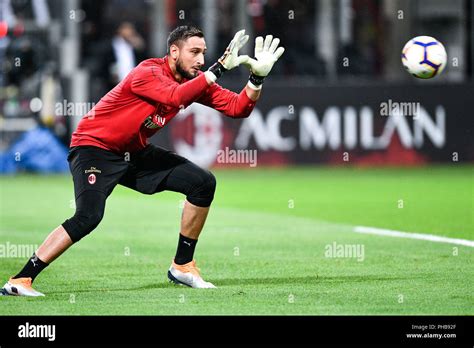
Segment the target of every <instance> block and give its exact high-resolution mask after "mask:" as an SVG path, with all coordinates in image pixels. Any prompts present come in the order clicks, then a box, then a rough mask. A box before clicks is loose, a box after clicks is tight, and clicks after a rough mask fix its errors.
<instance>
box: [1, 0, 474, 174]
mask: <svg viewBox="0 0 474 348" xmlns="http://www.w3.org/2000/svg"><path fill="white" fill-rule="evenodd" d="M473 17H474V4H473V2H472V1H471V0H450V1H444V0H312V1H310V0H238V1H231V0H186V1H184V0H134V1H125V0H99V1H98V0H0V68H1V69H0V134H1V141H0V153H1V155H0V164H1V170H0V171H1V172H2V173H15V172H19V171H20V172H21V171H34V172H63V171H65V172H67V171H68V167H67V163H66V160H65V158H66V154H67V147H68V145H69V140H70V135H71V133H72V131H74V129H75V127H76V126H77V123H78V122H79V120H80V118H81V117H82V116H83V115H84V114H85V113H86V112H87V111H88V110H90V109H91V108H92V107H93V106H94V105H95V103H97V102H98V101H99V100H100V98H101V97H102V96H103V95H104V94H105V93H107V92H108V91H109V90H110V89H111V88H113V87H114V86H115V85H116V84H117V83H118V82H119V81H120V80H121V79H122V78H123V77H124V76H125V75H126V74H127V73H128V72H129V71H130V70H131V69H132V68H133V67H134V66H135V65H136V64H138V63H139V62H140V61H141V60H143V59H146V58H149V57H162V56H164V55H165V54H166V39H167V36H168V34H169V32H170V31H171V30H172V29H173V28H175V27H176V26H178V25H183V24H194V25H197V26H200V27H201V28H202V29H203V30H204V33H205V35H206V42H207V46H208V54H207V55H206V59H207V61H206V68H207V67H208V66H209V65H210V64H212V63H213V62H214V61H215V60H216V59H217V58H218V57H219V56H220V54H222V52H223V51H224V49H225V47H226V46H227V44H228V42H229V41H230V40H231V38H232V37H233V34H234V33H235V31H237V30H239V29H241V28H245V29H246V30H247V32H248V33H249V34H250V36H251V37H252V39H251V43H250V44H247V46H246V48H245V50H246V52H245V53H248V54H252V52H251V50H252V49H253V38H254V37H255V36H257V35H265V34H269V33H270V34H273V35H274V36H277V37H279V38H281V41H282V45H283V46H284V47H285V48H286V52H285V54H284V55H283V57H282V58H281V60H280V61H279V62H278V63H277V64H276V65H275V67H274V70H273V72H272V74H271V77H269V78H268V79H267V81H266V83H265V89H264V93H263V97H262V99H261V101H259V103H258V105H257V108H256V110H255V111H254V113H253V114H252V116H251V117H250V118H248V119H245V120H231V119H228V118H225V117H222V115H219V114H218V113H217V112H214V111H213V110H210V109H208V108H205V107H202V106H199V105H193V106H191V107H189V108H188V109H187V110H186V111H185V112H184V113H182V114H180V115H179V116H177V117H176V119H175V120H174V121H173V122H172V123H171V124H170V126H168V127H167V128H165V129H164V130H162V131H160V132H159V134H157V135H156V136H155V137H154V138H153V139H152V140H151V141H152V142H154V143H156V144H160V145H163V146H166V147H169V148H172V149H174V150H175V151H177V152H179V153H180V154H181V155H183V156H185V157H188V158H190V159H191V160H193V161H195V162H196V163H198V164H199V165H201V166H205V167H211V166H220V165H222V164H223V163H218V161H217V153H218V151H219V150H222V149H225V148H229V149H255V150H257V151H258V165H292V164H331V165H338V164H353V165H420V164H426V163H432V162H433V163H438V162H451V163H452V162H453V161H454V162H457V161H468V162H469V161H471V162H472V161H473V160H474V149H473V142H472V138H473V134H472V121H471V119H472V115H471V114H472V112H471V109H472V106H473V102H472V95H473V92H474V89H473V82H474V75H473V71H472V66H473V64H474V44H473V40H474V26H473V21H472V19H473ZM418 35H430V36H433V37H435V38H437V39H438V40H439V41H441V42H442V43H443V44H444V45H445V47H446V49H447V52H448V64H447V68H446V70H445V71H444V72H443V74H442V75H440V76H438V77H436V78H434V79H432V80H417V79H415V78H413V77H412V76H410V75H409V74H407V73H406V72H405V71H404V69H403V66H402V64H401V62H400V52H401V49H402V48H403V46H404V44H405V43H406V42H407V41H408V40H409V39H410V38H412V37H414V36H418ZM123 43H125V45H122V44H123ZM124 57H126V58H124ZM247 78H248V71H247V70H246V69H245V68H241V69H240V70H239V69H236V70H235V71H232V72H231V73H229V74H227V75H226V76H225V77H224V78H223V79H222V80H220V81H219V83H220V84H221V85H223V86H224V87H227V88H230V89H232V90H234V91H236V92H238V91H240V89H241V88H242V87H243V86H244V84H245V82H246V80H247ZM390 102H398V103H417V105H419V106H420V112H419V113H418V114H417V115H415V116H417V117H413V115H411V116H410V115H402V116H406V117H398V118H397V117H386V116H383V115H381V112H380V111H381V108H382V107H383V105H386V103H390ZM33 154H34V155H33ZM225 165H229V163H227V164H225Z"/></svg>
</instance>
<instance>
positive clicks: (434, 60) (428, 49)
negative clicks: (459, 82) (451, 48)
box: [402, 36, 448, 79]
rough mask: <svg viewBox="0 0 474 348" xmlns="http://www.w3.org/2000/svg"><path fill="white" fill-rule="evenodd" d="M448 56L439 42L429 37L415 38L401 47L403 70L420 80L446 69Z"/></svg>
mask: <svg viewBox="0 0 474 348" xmlns="http://www.w3.org/2000/svg"><path fill="white" fill-rule="evenodd" d="M447 60H448V55H447V54H446V50H445V49H444V46H443V44H442V43H441V42H439V41H438V40H436V39H435V38H433V37H431V36H417V37H415V38H413V39H411V40H410V41H408V42H407V43H406V45H405V47H403V51H402V63H403V66H404V67H405V69H407V71H408V72H409V73H410V74H412V75H413V76H415V77H418V78H420V79H430V78H432V77H435V76H436V75H439V74H441V72H442V71H443V70H444V68H445V67H446V62H447Z"/></svg>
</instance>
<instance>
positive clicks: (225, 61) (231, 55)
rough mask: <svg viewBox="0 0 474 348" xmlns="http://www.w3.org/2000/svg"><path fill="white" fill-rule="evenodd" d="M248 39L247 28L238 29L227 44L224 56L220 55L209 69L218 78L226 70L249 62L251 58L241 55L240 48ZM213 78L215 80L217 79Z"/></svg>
mask: <svg viewBox="0 0 474 348" xmlns="http://www.w3.org/2000/svg"><path fill="white" fill-rule="evenodd" d="M248 40H249V36H248V35H245V30H240V31H238V32H237V33H236V34H235V36H234V38H233V39H232V41H231V42H230V44H229V46H227V48H226V50H225V52H224V54H223V55H222V57H220V58H219V59H218V60H217V62H216V63H215V64H214V65H213V66H211V67H210V68H209V70H208V71H209V72H211V73H213V74H214V75H215V77H216V79H218V78H219V77H221V76H222V74H223V73H224V72H226V71H228V70H231V69H234V68H235V67H237V66H239V65H240V64H242V63H246V62H248V61H249V59H250V57H249V56H247V55H242V56H239V50H240V49H241V48H242V47H244V45H245V44H246V43H247V41H248ZM213 80H214V81H215V79H213Z"/></svg>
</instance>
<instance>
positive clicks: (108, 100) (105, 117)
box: [71, 57, 255, 154]
mask: <svg viewBox="0 0 474 348" xmlns="http://www.w3.org/2000/svg"><path fill="white" fill-rule="evenodd" d="M193 102H198V103H201V104H204V105H207V106H209V107H212V108H214V109H216V110H218V111H220V112H222V113H224V114H225V115H227V116H229V117H236V118H241V117H248V116H249V115H250V113H251V112H252V110H253V108H254V107H255V102H254V101H252V100H251V99H250V98H249V97H248V96H247V94H246V92H245V89H243V90H242V92H241V93H240V94H237V93H234V92H232V91H229V90H228V89H225V88H222V87H221V86H219V85H218V84H217V83H214V84H213V85H212V86H209V85H208V84H207V81H206V77H205V76H204V73H202V72H200V73H199V76H198V77H196V78H194V79H191V80H183V82H181V83H178V82H177V81H176V80H175V79H174V76H173V74H172V72H171V69H170V67H169V64H168V58H167V57H164V58H154V59H148V60H145V61H143V62H142V63H141V64H139V65H138V66H137V67H136V68H135V69H134V70H132V71H131V72H130V74H129V75H128V76H127V77H126V78H125V79H123V80H122V81H121V82H120V83H119V84H118V85H117V86H116V87H115V88H114V89H112V90H111V91H110V92H109V93H107V94H106V95H105V96H104V97H103V98H102V99H101V100H100V101H99V102H98V103H97V105H95V107H94V108H93V109H92V110H91V111H90V112H89V113H87V114H86V115H85V116H84V118H82V120H81V121H80V122H79V125H78V127H77V129H76V131H75V132H74V133H73V134H72V139H71V147H74V146H85V145H91V146H97V147H100V148H103V149H106V150H109V151H113V152H116V153H120V154H123V153H125V152H135V151H137V150H140V149H143V148H144V147H145V146H146V144H147V139H148V138H150V137H151V136H152V135H154V134H155V133H156V132H157V131H158V130H160V129H161V128H163V127H164V126H166V125H167V124H168V123H169V121H170V120H171V119H172V118H173V117H174V116H176V114H177V113H178V112H179V111H180V108H183V107H187V106H189V105H190V104H192V103H193Z"/></svg>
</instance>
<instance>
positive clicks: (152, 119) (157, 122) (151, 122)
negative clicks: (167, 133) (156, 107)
mask: <svg viewBox="0 0 474 348" xmlns="http://www.w3.org/2000/svg"><path fill="white" fill-rule="evenodd" d="M165 123H166V118H164V117H162V116H158V115H150V116H148V117H147V118H146V120H145V122H143V125H144V126H145V127H146V128H148V129H156V128H163V127H164V126H165Z"/></svg>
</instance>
